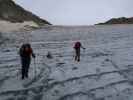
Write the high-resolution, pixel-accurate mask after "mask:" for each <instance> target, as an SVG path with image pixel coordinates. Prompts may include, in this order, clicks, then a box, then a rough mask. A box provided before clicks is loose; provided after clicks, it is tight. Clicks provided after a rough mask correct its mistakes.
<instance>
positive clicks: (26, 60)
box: [19, 43, 35, 79]
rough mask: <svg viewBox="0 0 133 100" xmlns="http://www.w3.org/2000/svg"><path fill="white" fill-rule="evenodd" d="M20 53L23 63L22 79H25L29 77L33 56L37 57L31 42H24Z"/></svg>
mask: <svg viewBox="0 0 133 100" xmlns="http://www.w3.org/2000/svg"><path fill="white" fill-rule="evenodd" d="M19 54H20V57H21V64H22V79H24V78H25V77H26V78H28V71H29V67H30V62H31V56H32V57H33V58H35V54H34V53H33V50H32V48H31V45H30V44H29V43H27V44H23V45H22V46H21V48H20V50H19Z"/></svg>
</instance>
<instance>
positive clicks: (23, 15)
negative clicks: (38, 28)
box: [0, 0, 50, 25]
mask: <svg viewBox="0 0 133 100" xmlns="http://www.w3.org/2000/svg"><path fill="white" fill-rule="evenodd" d="M0 20H6V21H10V22H13V23H16V22H24V21H33V22H35V23H37V24H38V25H45V24H48V25H50V23H49V22H48V21H46V20H43V19H41V18H39V17H38V16H36V15H34V14H32V13H31V12H29V11H26V10H25V9H24V8H22V7H21V6H19V5H17V4H16V3H15V2H14V1H12V0H0Z"/></svg>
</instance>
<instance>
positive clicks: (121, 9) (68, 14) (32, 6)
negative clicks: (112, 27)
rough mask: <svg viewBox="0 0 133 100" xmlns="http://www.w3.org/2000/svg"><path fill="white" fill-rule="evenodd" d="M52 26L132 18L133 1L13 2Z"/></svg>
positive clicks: (68, 0)
mask: <svg viewBox="0 0 133 100" xmlns="http://www.w3.org/2000/svg"><path fill="white" fill-rule="evenodd" d="M14 1H15V2H16V3H17V4H19V5H21V6H22V7H23V8H25V9H26V10H29V11H31V12H33V13H34V14H36V15H37V16H39V17H41V18H43V19H45V20H47V21H49V22H50V23H52V24H54V25H93V24H96V23H100V22H105V21H107V20H109V19H110V18H118V17H133V6H132V4H133V0H14Z"/></svg>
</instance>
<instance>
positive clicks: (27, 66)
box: [25, 59, 30, 78]
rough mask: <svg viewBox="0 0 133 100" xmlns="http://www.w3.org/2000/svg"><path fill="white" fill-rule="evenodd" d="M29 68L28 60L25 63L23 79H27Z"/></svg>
mask: <svg viewBox="0 0 133 100" xmlns="http://www.w3.org/2000/svg"><path fill="white" fill-rule="evenodd" d="M29 67H30V59H28V60H27V63H26V70H25V77H26V78H28V72H29Z"/></svg>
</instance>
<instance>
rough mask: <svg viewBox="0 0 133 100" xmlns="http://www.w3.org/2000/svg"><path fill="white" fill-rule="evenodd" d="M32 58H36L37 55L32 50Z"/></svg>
mask: <svg viewBox="0 0 133 100" xmlns="http://www.w3.org/2000/svg"><path fill="white" fill-rule="evenodd" d="M32 57H33V58H36V55H35V53H34V52H33V50H32Z"/></svg>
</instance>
